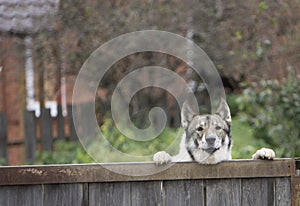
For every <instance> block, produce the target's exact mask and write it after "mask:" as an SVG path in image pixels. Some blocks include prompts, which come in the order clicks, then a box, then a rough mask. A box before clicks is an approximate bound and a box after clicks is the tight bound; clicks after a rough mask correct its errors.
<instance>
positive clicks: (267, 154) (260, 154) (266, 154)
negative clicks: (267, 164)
mask: <svg viewBox="0 0 300 206" xmlns="http://www.w3.org/2000/svg"><path fill="white" fill-rule="evenodd" d="M274 158H275V152H274V151H273V150H272V149H268V148H262V149H259V150H257V151H256V152H255V153H254V154H253V155H252V159H254V160H256V159H268V160H272V159H274Z"/></svg>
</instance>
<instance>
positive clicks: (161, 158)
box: [153, 151, 172, 165]
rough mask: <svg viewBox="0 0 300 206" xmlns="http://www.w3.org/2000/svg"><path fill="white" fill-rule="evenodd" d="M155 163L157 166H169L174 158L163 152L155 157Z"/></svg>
mask: <svg viewBox="0 0 300 206" xmlns="http://www.w3.org/2000/svg"><path fill="white" fill-rule="evenodd" d="M153 161H154V163H155V164H156V165H162V164H167V163H169V162H171V161H172V157H171V156H170V155H169V154H168V153H167V152H165V151H161V152H157V153H156V154H155V155H154V156H153Z"/></svg>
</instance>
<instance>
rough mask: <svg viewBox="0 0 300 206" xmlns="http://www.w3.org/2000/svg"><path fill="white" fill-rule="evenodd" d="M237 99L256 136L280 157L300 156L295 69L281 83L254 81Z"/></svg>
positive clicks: (299, 88) (298, 89)
mask: <svg viewBox="0 0 300 206" xmlns="http://www.w3.org/2000/svg"><path fill="white" fill-rule="evenodd" d="M236 101H237V105H238V109H239V111H240V112H242V113H240V114H239V115H240V117H241V118H244V120H245V121H247V122H248V123H250V124H251V126H252V127H253V131H254V134H253V135H254V136H255V138H257V139H263V140H264V141H265V142H266V143H267V145H265V146H268V147H271V148H274V149H275V151H276V153H277V156H278V157H294V156H300V129H299V128H300V86H299V77H297V75H296V72H295V70H291V71H290V73H289V75H288V77H287V78H284V79H282V81H280V82H279V81H277V80H267V81H266V80H263V81H260V82H258V83H252V84H251V85H249V87H248V88H246V89H245V90H244V91H243V94H242V95H241V96H240V97H238V98H237V99H236Z"/></svg>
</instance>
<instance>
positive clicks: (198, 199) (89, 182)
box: [0, 159, 300, 206]
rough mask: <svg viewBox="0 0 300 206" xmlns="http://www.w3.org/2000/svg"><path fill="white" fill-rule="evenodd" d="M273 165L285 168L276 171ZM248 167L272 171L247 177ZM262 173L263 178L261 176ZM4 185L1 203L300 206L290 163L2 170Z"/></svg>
mask: <svg viewBox="0 0 300 206" xmlns="http://www.w3.org/2000/svg"><path fill="white" fill-rule="evenodd" d="M279 163H280V164H279ZM270 164H274V165H276V166H277V167H279V166H282V167H283V168H285V169H283V170H276V169H274V168H273V167H271V166H270ZM289 164H293V165H289ZM249 165H251V166H252V167H255V168H256V169H258V170H259V169H262V170H265V169H266V168H267V169H271V170H270V171H269V172H267V173H262V172H257V173H256V174H255V173H249V172H248V171H246V170H249ZM255 165H256V166H255ZM264 165H268V166H267V167H264ZM105 166H106V167H109V168H110V169H112V168H116V167H120V168H121V169H123V171H127V172H128V171H132V170H133V169H135V170H137V168H139V169H140V171H143V170H149V169H150V170H151V169H153V168H157V169H158V168H159V167H158V166H155V165H154V164H153V163H127V164H106V165H105ZM257 166H261V168H257ZM290 168H293V169H294V171H292V170H290ZM229 169H230V170H231V171H232V173H231V174H229V173H228V172H227V170H229ZM212 170H213V171H217V172H216V173H213V174H212V175H215V176H214V177H213V176H211V175H209V174H208V173H203V172H211V171H212ZM243 170H245V171H243ZM159 171H160V170H158V172H159ZM224 171H225V172H224ZM237 171H239V172H237ZM272 173H273V175H271V174H272ZM216 174H217V175H216ZM261 174H263V175H265V176H263V177H260V176H257V175H261ZM49 183H53V184H49ZM65 183H72V184H65ZM26 184H27V185H26ZM34 184H36V185H34ZM0 185H2V186H0V205H25V206H26V205H53V204H55V205H74V206H77V205H79V206H81V205H85V206H96V205H101V206H102V205H124V206H127V205H128V206H129V205H165V206H176V205H180V206H181V205H190V206H193V205H200V206H201V205H206V206H219V205H220V206H223V205H232V206H234V205H243V206H248V205H249V206H250V205H253V206H256V205H277V206H281V205H283V206H289V205H291V203H292V205H293V206H298V205H299V202H300V201H299V199H300V198H299V197H300V195H299V194H300V189H299V188H300V178H299V177H298V176H295V162H294V160H292V159H282V160H279V159H277V160H275V161H267V162H266V161H232V162H224V163H221V164H218V165H209V166H208V165H199V164H197V163H178V164H175V165H173V166H172V167H171V168H169V169H167V170H165V171H163V172H159V173H157V174H154V175H149V176H125V175H120V174H116V173H113V172H111V171H110V170H108V169H106V168H104V167H103V165H96V164H89V165H50V166H21V167H12V166H6V167H4V166H3V167H0ZM21 185H22V186H21Z"/></svg>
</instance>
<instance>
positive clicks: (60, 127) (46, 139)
mask: <svg viewBox="0 0 300 206" xmlns="http://www.w3.org/2000/svg"><path fill="white" fill-rule="evenodd" d="M90 104H92V103H90V102H89V103H84V104H80V105H75V106H74V108H78V109H79V110H80V109H82V110H84V109H85V107H87V106H90ZM57 111H58V115H57V116H56V117H51V115H50V110H49V109H42V110H41V115H40V117H38V118H37V117H36V116H35V112H34V111H25V112H24V115H23V116H24V135H25V137H24V140H23V141H17V142H16V141H14V142H11V141H9V140H8V139H7V118H6V115H5V114H4V113H0V160H1V159H2V160H6V161H7V150H8V148H7V147H8V146H13V145H25V153H26V154H25V156H26V157H25V162H26V163H30V164H31V163H33V162H34V160H35V154H36V151H37V148H38V147H37V145H38V144H40V145H41V146H40V147H39V148H40V149H42V150H43V151H51V150H52V149H53V142H54V140H70V141H78V137H77V134H76V131H75V126H74V122H73V118H72V106H68V116H67V117H64V116H63V115H62V109H61V107H58V108H57ZM89 121H90V120H86V121H84V122H86V123H87V125H85V128H88V129H87V130H89V131H93V130H94V128H89V125H88V123H89ZM66 131H68V132H66Z"/></svg>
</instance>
